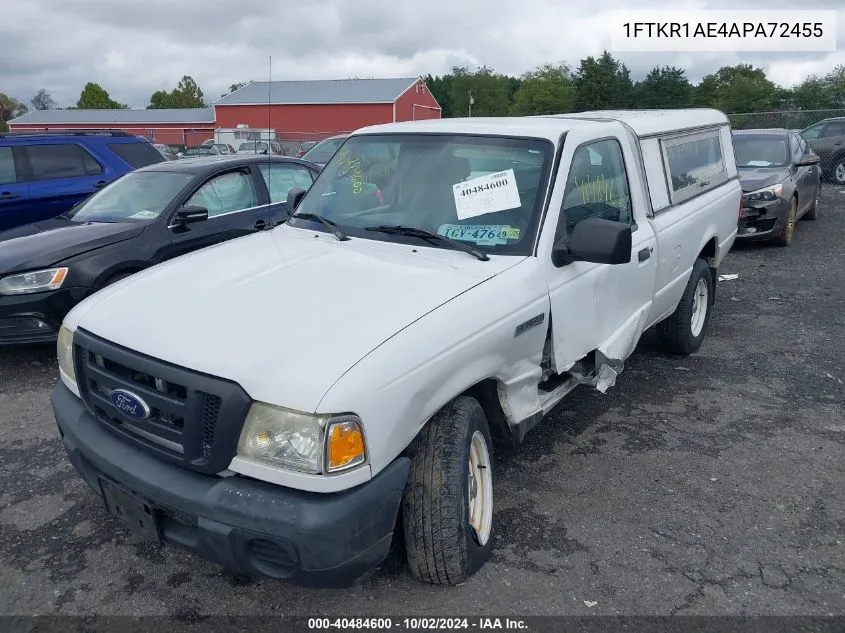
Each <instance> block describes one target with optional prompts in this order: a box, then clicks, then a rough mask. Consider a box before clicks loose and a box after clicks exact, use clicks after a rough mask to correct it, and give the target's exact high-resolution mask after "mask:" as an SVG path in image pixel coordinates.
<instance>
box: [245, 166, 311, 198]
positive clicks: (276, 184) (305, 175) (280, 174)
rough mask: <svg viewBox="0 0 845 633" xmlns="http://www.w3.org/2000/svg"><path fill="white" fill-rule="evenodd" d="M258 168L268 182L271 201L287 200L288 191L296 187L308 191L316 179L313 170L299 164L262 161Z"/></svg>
mask: <svg viewBox="0 0 845 633" xmlns="http://www.w3.org/2000/svg"><path fill="white" fill-rule="evenodd" d="M258 168H259V169H260V170H261V175H262V176H263V177H264V182H266V183H267V190H268V191H269V192H270V202H285V201H286V200H287V199H288V191H290V190H291V189H294V188H298V189H304V190H305V191H308V189H309V187H311V183H312V182H313V181H314V180H313V178H312V177H311V172H310V171H308V170H307V169H306V168H305V167H300V166H298V165H286V164H280V163H270V164H267V163H261V164H260V165H259V166H258Z"/></svg>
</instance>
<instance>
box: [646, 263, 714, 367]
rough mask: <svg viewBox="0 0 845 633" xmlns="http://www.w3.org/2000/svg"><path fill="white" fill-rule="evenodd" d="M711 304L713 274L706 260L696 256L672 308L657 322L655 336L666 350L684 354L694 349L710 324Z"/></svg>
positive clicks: (700, 342)
mask: <svg viewBox="0 0 845 633" xmlns="http://www.w3.org/2000/svg"><path fill="white" fill-rule="evenodd" d="M712 304H713V275H712V274H711V272H710V267H709V266H708V265H707V262H705V261H704V260H703V259H697V260H695V264H694V265H693V267H692V274H691V275H690V278H689V281H688V282H687V287H686V288H685V289H684V294H683V295H682V296H681V300H680V301H679V302H678V307H677V308H676V309H675V312H674V313H673V314H672V316H670V317H668V318H666V319H664V320H663V321H661V322H660V323H658V324H657V337H658V338H659V339H660V343H661V344H662V346H663V348H664V349H665V350H666V352H668V353H669V354H678V355H681V356H688V355H690V354H693V353H695V352H697V351H698V348H699V347H701V344H702V343H703V342H704V337H705V335H706V334H707V326H708V325H709V324H710V306H711V305H712Z"/></svg>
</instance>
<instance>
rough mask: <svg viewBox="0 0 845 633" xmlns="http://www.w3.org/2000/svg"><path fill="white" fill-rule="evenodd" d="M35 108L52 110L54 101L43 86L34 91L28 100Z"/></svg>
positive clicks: (54, 105)
mask: <svg viewBox="0 0 845 633" xmlns="http://www.w3.org/2000/svg"><path fill="white" fill-rule="evenodd" d="M29 102H30V103H31V104H32V107H33V108H35V109H36V110H54V109H55V108H56V102H55V101H54V100H53V97H51V96H50V93H49V92H47V91H46V90H45V89H44V88H42V89H41V90H39V91H38V92H36V93H35V94H34V95H33V97H32V99H30V101H29Z"/></svg>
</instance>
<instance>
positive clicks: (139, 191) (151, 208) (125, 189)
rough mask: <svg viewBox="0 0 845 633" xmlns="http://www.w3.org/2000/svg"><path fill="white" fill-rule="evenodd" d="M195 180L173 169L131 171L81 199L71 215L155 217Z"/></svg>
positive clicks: (77, 217) (99, 219)
mask: <svg viewBox="0 0 845 633" xmlns="http://www.w3.org/2000/svg"><path fill="white" fill-rule="evenodd" d="M192 179H193V175H192V174H187V173H178V172H170V171H148V172H138V171H135V172H130V173H128V174H126V175H125V176H123V177H122V178H118V179H117V180H115V181H114V182H113V183H111V184H110V185H107V186H106V187H104V188H103V189H101V190H100V191H98V192H97V193H95V194H94V195H93V196H91V197H90V198H88V199H87V200H85V201H84V202H82V203H81V204H80V205H79V206H77V207H76V208H75V209H73V210H72V211H71V212H70V213H68V217H69V218H70V219H72V220H73V221H74V222H126V221H129V222H143V221H148V220H154V219H155V218H157V217H159V216H160V215H161V214H162V212H163V211H164V210H165V209H166V208H167V205H169V204H170V202H171V201H172V200H173V198H175V197H176V195H177V194H178V193H179V192H180V191H181V190H182V189H183V188H184V187H185V186H186V185H187V184H188V183H189V182H190V181H191V180H192Z"/></svg>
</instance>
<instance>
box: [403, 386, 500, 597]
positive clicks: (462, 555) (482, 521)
mask: <svg viewBox="0 0 845 633" xmlns="http://www.w3.org/2000/svg"><path fill="white" fill-rule="evenodd" d="M412 452H413V456H412V461H411V472H410V473H409V475H408V483H407V484H406V487H405V496H404V498H403V502H402V523H403V529H404V531H405V549H406V555H407V558H408V565H409V566H410V568H411V572H412V573H413V574H414V576H416V577H417V578H418V579H420V580H422V581H424V582H427V583H431V584H436V585H455V584H458V583H460V582H463V581H464V580H466V578H467V577H469V576H470V575H472V574H473V573H475V572H476V571H478V569H480V568H481V566H482V565H483V564H484V563H485V562H486V561H487V559H488V558H490V555H491V553H492V551H493V469H492V464H493V458H492V444H491V441H490V428H489V426H488V424H487V417H486V416H485V415H484V410H483V409H482V408H481V405H480V404H479V403H478V401H477V400H476V399H475V398H469V397H464V396H461V397H459V398H456V399H455V400H454V401H452V402H451V403H450V404H448V405H447V406H445V407H444V408H443V409H441V410H440V411H439V412H438V413H437V414H435V416H434V417H433V418H432V419H431V420H430V421H429V422H428V424H427V425H426V426H425V427H424V428H423V429H422V431H420V434H419V435H418V436H417V438H416V439H415V440H414V445H413V446H412Z"/></svg>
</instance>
